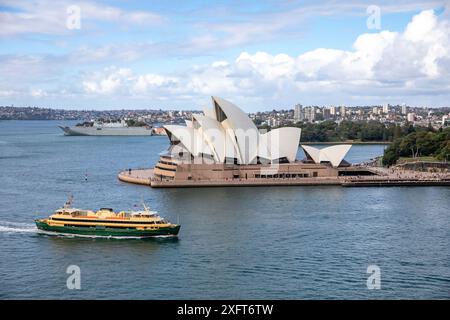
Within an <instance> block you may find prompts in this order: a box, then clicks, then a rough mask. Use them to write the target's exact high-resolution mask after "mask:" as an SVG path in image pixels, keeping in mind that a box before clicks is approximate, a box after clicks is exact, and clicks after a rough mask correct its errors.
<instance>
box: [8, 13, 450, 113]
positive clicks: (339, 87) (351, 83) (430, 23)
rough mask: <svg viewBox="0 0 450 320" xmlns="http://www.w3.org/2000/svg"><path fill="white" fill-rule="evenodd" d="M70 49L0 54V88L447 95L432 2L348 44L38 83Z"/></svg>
mask: <svg viewBox="0 0 450 320" xmlns="http://www.w3.org/2000/svg"><path fill="white" fill-rule="evenodd" d="M142 46H143V47H145V44H142ZM82 50H85V52H86V54H81V53H80V52H78V54H81V55H82V56H83V57H84V58H83V59H85V61H86V62H89V61H101V60H102V59H106V58H105V57H107V56H110V55H112V54H114V55H116V54H117V55H119V54H121V53H120V51H116V50H115V49H114V48H109V49H107V48H106V49H105V52H102V51H99V52H91V55H89V52H88V51H89V50H88V49H87V48H86V49H82ZM122 53H123V54H124V56H123V57H122V58H121V59H123V61H127V58H126V57H132V56H133V51H131V52H128V51H127V50H124V51H123V52H122ZM76 56H77V54H71V55H68V56H66V57H55V56H47V57H37V56H30V55H29V56H3V57H1V56H0V72H1V73H2V74H5V75H7V76H8V77H6V78H5V79H8V81H6V80H3V81H2V82H0V83H1V84H2V92H0V96H3V97H5V96H14V95H17V93H18V92H19V93H20V94H23V95H28V96H33V97H34V98H35V99H38V98H41V99H47V98H49V97H52V96H57V97H62V98H63V99H64V97H67V96H72V97H75V98H76V97H82V98H83V99H86V100H87V101H101V102H105V103H108V104H115V105H116V106H117V107H119V106H121V105H122V106H123V105H124V101H125V102H126V101H138V100H139V101H142V102H143V103H145V105H148V103H150V102H152V101H155V102H161V103H162V106H164V105H168V104H170V105H171V106H174V105H180V106H186V105H188V106H189V107H194V106H198V105H201V104H204V103H207V102H208V96H210V95H219V96H224V97H226V98H229V99H231V100H232V101H235V102H236V103H239V104H242V105H243V106H246V105H247V106H251V108H252V109H253V110H256V109H260V108H273V107H276V106H290V105H293V104H295V103H297V102H302V103H303V104H340V103H345V104H350V105H352V104H353V105H360V104H378V103H384V102H390V103H396V102H397V103H402V102H406V103H409V104H411V105H417V104H421V103H423V104H424V103H427V104H434V105H442V104H447V105H448V101H449V98H450V22H449V20H448V19H447V17H446V16H440V17H438V16H437V15H436V13H435V12H434V11H433V10H424V11H422V12H420V13H419V14H417V15H415V16H414V17H413V18H412V20H411V21H410V22H409V23H408V25H407V26H406V27H405V29H404V30H403V31H402V32H391V31H387V30H383V31H380V32H372V33H364V34H361V35H359V36H358V37H357V38H356V39H355V41H354V43H353V46H352V49H351V50H337V49H332V48H317V49H314V50H311V51H307V52H304V53H302V54H300V55H298V56H293V55H288V54H285V53H279V54H270V53H268V52H264V51H258V52H254V53H250V52H241V53H240V54H238V55H237V57H236V58H235V59H234V60H224V59H220V60H217V61H215V62H212V63H209V64H201V65H195V66H191V67H186V68H185V69H183V70H177V71H174V72H171V73H156V72H148V73H146V72H139V71H138V70H133V68H131V67H120V66H111V67H107V68H101V69H97V70H96V69H95V66H94V67H92V66H91V68H90V69H89V70H84V71H79V72H78V73H77V74H75V75H72V77H71V78H69V79H68V80H70V81H67V82H66V81H59V82H60V83H61V82H63V83H64V84H59V85H58V86H54V87H53V88H51V87H50V88H49V87H45V86H44V85H41V84H42V83H44V84H45V83H47V82H48V83H51V79H52V78H53V77H56V79H61V77H58V76H57V74H58V72H60V71H61V69H63V68H64V67H65V66H66V65H67V62H72V63H74V62H75V61H80V60H77V58H76ZM78 59H79V58H78ZM49 66H51V67H52V68H53V69H51V68H49ZM81 70H82V69H81ZM37 78H40V79H39V80H40V81H37V80H36V79H37ZM41 80H42V81H43V82H42V81H41ZM8 82H10V83H13V84H14V85H10V84H9V83H8ZM48 83H47V84H48ZM30 88H31V89H30ZM39 90H41V91H39ZM33 92H34V94H32V93H33ZM192 104H194V105H192Z"/></svg>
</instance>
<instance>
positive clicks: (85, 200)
mask: <svg viewBox="0 0 450 320" xmlns="http://www.w3.org/2000/svg"><path fill="white" fill-rule="evenodd" d="M57 124H59V122H53V121H41V122H39V121H29V122H27V121H1V122H0V183H1V184H0V241H1V243H2V248H1V249H0V298H3V299H8V298H27V299H28V298H57V299H60V298H82V299H90V298H112V299H128V298H131V299H180V298H184V299H189V298H203V299H213V298H218V299H220V298H229V299H237V298H256V299H272V298H273V299H311V298H315V299H323V298H325V299H335V298H344V299H378V298H390V299H396V298H406V299H409V298H418V299H424V298H447V299H448V298H450V249H449V248H450V232H449V230H450V210H449V209H450V189H449V188H446V187H414V188H411V187H402V188H354V189H353V188H348V189H347V188H341V187H259V188H248V187H246V188H202V189H150V188H148V187H144V186H135V185H130V184H125V183H122V182H120V181H118V180H117V178H116V174H117V172H118V171H119V170H121V169H124V168H128V167H150V166H152V165H153V164H154V163H155V162H156V160H157V158H158V153H159V152H161V151H163V150H164V149H165V148H166V147H167V138H166V137H64V136H63V135H62V132H61V131H60V130H59V129H58V128H57V127H56V125H57ZM383 148H384V146H354V147H353V149H352V150H351V151H350V153H349V155H348V157H347V160H349V161H350V162H359V161H366V160H368V159H370V158H372V157H374V156H377V155H379V154H381V153H382V151H383ZM86 174H87V181H85V175H86ZM69 193H73V194H74V196H75V201H76V202H75V205H76V206H77V207H86V208H92V209H96V208H99V207H103V206H108V207H113V208H115V209H131V208H132V206H133V205H134V204H138V203H139V202H140V200H141V198H143V199H144V200H145V201H146V202H147V203H148V204H150V205H151V206H152V207H153V208H154V209H156V210H158V211H159V213H160V214H161V215H163V216H165V217H167V218H169V219H170V220H172V221H173V222H177V220H178V219H179V220H180V223H181V225H182V228H181V232H180V236H179V238H178V239H165V238H159V239H152V240H116V239H98V238H97V239H91V238H67V237H56V236H47V235H40V234H38V233H37V232H36V229H35V227H34V225H33V219H34V218H36V217H40V216H47V215H49V214H50V213H51V212H52V211H53V210H54V209H56V208H57V207H59V206H60V205H62V204H63V202H64V201H65V200H66V198H67V195H68V194H69ZM371 264H375V265H377V266H379V267H380V270H381V289H380V290H368V289H367V285H366V280H367V277H368V276H369V275H368V274H367V273H366V270H367V267H368V266H369V265H371ZM69 265H78V266H79V267H80V269H81V290H69V289H67V287H66V279H67V277H68V276H69V275H68V274H66V268H67V267H68V266H69Z"/></svg>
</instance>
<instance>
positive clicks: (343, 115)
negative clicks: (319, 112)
mask: <svg viewBox="0 0 450 320" xmlns="http://www.w3.org/2000/svg"><path fill="white" fill-rule="evenodd" d="M340 112H341V117H342V118H344V117H345V106H341V111H340Z"/></svg>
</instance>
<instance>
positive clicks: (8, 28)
mask: <svg viewBox="0 0 450 320" xmlns="http://www.w3.org/2000/svg"><path fill="white" fill-rule="evenodd" d="M2 5H3V6H5V7H10V8H13V9H15V10H14V11H1V12H0V36H12V35H17V34H25V33H41V34H50V35H61V34H67V33H69V32H70V31H71V30H69V29H68V28H67V27H66V21H67V18H68V17H69V14H68V13H67V8H69V7H70V6H73V5H76V6H78V7H79V8H80V10H81V12H80V14H81V28H82V29H83V28H87V27H86V25H89V24H85V22H92V21H107V22H118V23H120V25H158V24H161V23H163V22H164V21H165V18H164V17H162V16H160V15H158V14H156V13H153V12H149V11H127V10H123V9H120V8H116V7H113V6H108V5H104V4H100V3H97V2H93V1H88V0H85V1H76V2H74V1H70V0H61V1H51V0H34V1H26V0H2Z"/></svg>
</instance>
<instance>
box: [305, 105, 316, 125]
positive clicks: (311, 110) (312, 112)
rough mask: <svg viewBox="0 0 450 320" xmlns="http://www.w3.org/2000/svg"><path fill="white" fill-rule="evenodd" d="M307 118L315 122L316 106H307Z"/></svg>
mask: <svg viewBox="0 0 450 320" xmlns="http://www.w3.org/2000/svg"><path fill="white" fill-rule="evenodd" d="M305 118H306V120H308V121H309V122H313V121H314V120H316V108H315V107H308V108H305Z"/></svg>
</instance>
